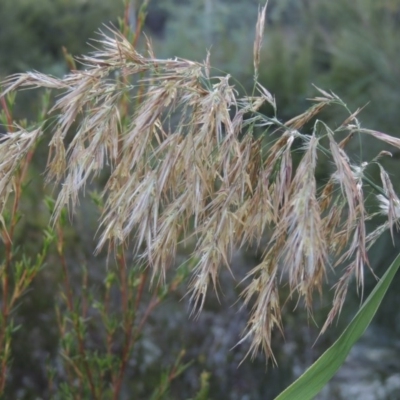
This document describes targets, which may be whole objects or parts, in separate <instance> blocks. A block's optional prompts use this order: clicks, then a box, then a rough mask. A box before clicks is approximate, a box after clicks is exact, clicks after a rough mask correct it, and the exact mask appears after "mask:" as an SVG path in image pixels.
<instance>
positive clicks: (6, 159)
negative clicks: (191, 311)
mask: <svg viewBox="0 0 400 400" xmlns="http://www.w3.org/2000/svg"><path fill="white" fill-rule="evenodd" d="M265 11H266V8H265V7H264V8H263V9H262V10H261V11H260V15H259V19H258V23H257V29H256V40H255V44H254V68H255V76H257V70H258V64H259V53H260V48H261V40H262V36H263V26H264V21H265ZM148 46H149V56H148V57H145V56H143V55H141V54H139V53H138V52H137V51H136V49H135V48H134V47H133V46H132V45H131V43H130V42H129V41H128V40H127V39H126V38H125V37H124V36H123V35H121V34H120V33H118V32H112V36H106V35H103V36H102V39H101V40H99V47H101V48H100V49H99V50H97V51H95V52H94V53H93V54H92V55H90V56H85V57H83V58H82V59H81V62H82V63H83V65H84V69H82V70H79V71H72V72H71V73H70V74H69V75H67V76H65V77H64V78H61V79H58V78H54V77H49V76H46V75H43V74H39V73H26V74H19V75H15V76H12V77H10V78H8V79H7V80H6V81H5V82H4V83H3V85H4V87H5V91H4V93H3V94H2V95H3V96H4V95H6V94H7V93H8V92H10V91H14V90H16V89H22V88H36V87H45V88H51V89H57V90H60V91H61V92H62V94H61V96H59V98H58V100H57V102H56V103H55V105H54V107H53V109H52V110H51V111H50V112H51V113H52V115H57V121H56V124H55V125H54V129H53V131H52V137H51V140H50V143H49V162H48V170H47V179H48V181H49V182H55V183H59V184H61V186H60V192H59V194H58V198H57V203H56V207H55V212H54V215H53V219H54V220H56V219H57V218H58V217H59V215H60V212H61V210H62V209H63V207H65V206H66V205H68V206H69V207H70V208H71V210H73V209H74V207H75V206H76V205H77V202H78V195H79V193H80V192H81V191H82V190H84V189H85V185H86V183H87V182H88V180H90V179H92V178H93V177H96V176H97V175H98V174H99V173H100V172H101V171H102V170H103V169H104V168H105V167H106V166H107V168H110V170H111V173H110V176H109V179H108V181H107V183H106V185H105V187H104V191H103V193H102V195H103V198H104V200H105V207H104V211H103V215H102V216H101V221H100V228H101V236H100V238H99V242H98V250H99V249H101V248H102V247H103V246H104V245H105V244H106V243H109V244H110V245H111V246H116V245H119V244H122V243H126V242H127V241H128V240H130V238H132V235H133V236H134V241H133V243H134V250H135V253H136V254H137V255H139V256H141V257H142V258H143V259H145V260H146V262H147V264H148V265H149V266H150V267H151V269H152V271H153V278H157V279H163V278H164V277H165V271H166V270H167V269H168V268H169V267H170V266H171V265H173V263H174V258H175V255H176V249H177V247H178V244H179V243H180V241H181V240H182V237H183V238H185V237H188V235H194V237H196V238H197V245H196V248H195V250H194V253H193V258H194V259H195V260H196V261H197V262H196V264H195V266H194V268H193V275H192V279H191V281H190V285H189V291H190V294H191V299H192V301H193V304H194V308H195V309H196V310H201V308H202V306H203V304H204V299H205V296H206V293H207V291H208V288H209V286H210V284H211V285H212V286H213V287H214V288H216V287H217V282H218V275H219V271H220V268H221V266H223V265H224V266H225V267H226V268H229V263H230V258H231V254H232V251H233V249H236V248H239V247H241V246H244V245H246V244H249V243H254V242H258V243H259V242H260V239H261V237H262V235H263V234H264V233H266V232H269V233H270V240H269V242H268V244H267V246H266V248H265V251H264V257H263V259H262V262H261V263H260V264H259V265H258V266H256V267H255V268H254V269H253V270H252V271H250V272H249V274H248V277H247V279H246V282H248V285H247V288H246V289H245V290H244V292H243V297H244V302H245V303H246V304H247V303H248V304H252V311H251V315H250V318H249V322H248V328H247V332H246V333H245V334H244V337H243V339H242V341H244V340H246V339H247V338H249V337H250V338H251V339H252V344H251V347H250V350H249V352H250V353H251V354H253V355H254V354H256V352H257V351H258V350H259V349H260V348H262V349H263V350H264V352H265V353H266V355H267V356H269V357H272V358H273V352H272V348H271V334H272V331H273V329H274V328H276V327H277V328H278V329H280V330H282V329H283V327H282V322H281V308H280V303H279V291H280V287H281V286H280V283H279V282H280V280H281V277H282V276H284V277H285V280H287V281H288V282H289V284H290V288H291V293H292V294H295V293H297V295H298V296H299V299H302V300H304V304H305V306H306V308H307V309H308V310H309V311H310V312H311V310H312V305H313V294H314V292H315V291H319V292H321V291H322V288H323V281H324V277H325V275H326V270H327V268H330V267H332V268H335V269H336V270H338V268H339V265H340V266H341V265H342V264H344V265H345V268H344V270H343V272H338V275H339V278H338V282H337V284H336V292H335V298H334V302H333V307H332V311H331V312H330V314H329V316H328V318H327V321H326V324H325V326H324V327H323V330H325V329H326V328H327V327H328V326H329V324H330V323H331V322H332V321H333V319H334V318H335V316H336V315H337V314H338V313H339V312H340V310H341V308H342V306H343V302H344V300H345V296H346V292H347V288H348V284H349V282H350V280H351V278H352V277H353V276H355V277H356V279H357V282H358V284H359V286H360V287H362V284H363V277H364V270H365V267H366V266H367V267H369V263H368V256H367V250H368V249H369V248H370V246H371V245H372V244H373V243H374V242H375V241H376V239H377V238H378V237H379V236H380V235H381V234H382V233H383V232H384V231H386V230H390V231H391V232H393V227H394V226H397V225H398V224H399V220H400V200H399V199H398V197H397V196H396V194H395V193H394V190H393V186H392V184H391V181H390V178H389V175H388V174H387V173H386V172H385V171H384V169H383V167H382V166H380V165H379V167H380V170H381V180H382V184H381V185H380V186H379V185H374V186H368V187H367V186H365V182H366V181H368V176H367V175H366V170H367V169H368V168H369V167H370V165H373V164H377V163H378V161H377V159H378V158H376V160H373V161H372V162H370V163H367V162H362V163H361V164H356V163H354V162H352V161H351V160H350V158H349V156H348V155H347V154H346V151H345V147H346V144H347V142H348V141H350V140H351V138H352V137H353V135H355V134H357V135H361V137H362V136H363V135H365V134H367V135H372V136H373V137H374V138H376V139H377V140H381V141H383V142H386V143H387V144H389V145H391V146H395V147H398V148H400V140H399V139H396V138H393V137H391V136H388V135H385V134H383V133H381V132H377V131H371V130H367V129H363V128H361V127H360V124H359V121H358V120H357V112H356V113H354V114H352V113H351V112H349V118H347V119H346V121H345V122H344V123H343V124H342V125H341V126H339V128H337V129H336V130H332V129H330V128H329V127H328V126H326V125H325V124H324V123H323V122H322V121H320V120H318V119H316V118H318V115H319V113H320V111H321V110H322V109H323V108H325V107H329V106H330V105H333V104H336V105H337V104H339V105H341V106H342V107H345V108H346V106H345V104H344V103H342V101H341V100H340V98H338V97H337V96H336V95H335V94H333V93H328V92H325V91H322V90H319V93H320V94H319V97H316V98H315V99H312V100H313V101H314V103H315V104H314V105H313V106H312V107H310V109H309V110H307V111H306V112H305V113H303V114H301V115H299V116H297V117H295V118H292V119H291V120H290V121H287V122H281V121H280V120H279V119H278V118H277V117H276V116H274V117H268V116H266V115H262V114H261V113H260V112H259V109H260V107H261V106H262V105H263V104H264V103H269V104H270V105H272V107H273V109H274V110H275V112H276V105H275V100H274V98H273V96H272V95H271V94H270V93H269V91H268V90H267V89H265V88H264V87H262V86H261V85H260V84H259V83H257V82H256V86H255V88H256V89H257V90H258V95H255V96H251V97H242V98H239V97H238V94H237V92H236V91H235V88H234V87H233V86H232V84H231V81H230V77H229V76H219V77H210V75H209V71H210V66H209V60H207V61H206V62H205V63H197V62H192V61H188V60H182V59H173V60H161V59H157V58H155V57H154V55H153V53H152V51H151V48H150V44H149V43H148ZM255 92H256V91H255ZM127 103H128V106H129V107H131V108H132V109H133V111H132V112H131V114H130V116H129V119H128V121H126V120H125V119H123V118H122V117H121V105H124V106H126V105H127ZM310 121H315V122H314V128H313V130H312V133H311V134H307V132H302V131H301V130H302V129H303V128H304V126H305V124H306V123H307V122H308V123H310ZM76 123H78V125H77V128H76V130H75V131H74V135H73V139H72V141H71V142H70V143H69V144H68V145H67V144H66V135H67V133H68V132H70V131H71V129H72V127H73V126H75V124H76ZM74 129H75V128H74ZM255 131H257V132H258V134H260V133H262V134H261V137H262V138H261V139H257V138H256V137H255V135H254V133H255ZM40 135H42V130H41V127H38V128H37V129H36V130H34V131H32V132H27V131H25V130H24V129H22V128H17V130H16V131H15V132H10V133H8V134H7V135H6V136H5V139H3V140H2V141H1V143H0V160H1V163H0V200H1V202H2V207H4V204H5V202H6V200H7V196H8V194H9V193H10V191H11V190H12V185H13V183H12V182H13V174H14V173H15V171H16V169H17V168H18V165H19V161H20V160H21V158H22V157H24V155H25V154H26V152H27V151H28V150H29V149H30V148H31V147H32V146H33V145H34V143H35V141H36V140H37V138H38V137H39V136H40ZM258 137H260V135H258ZM265 138H270V140H272V141H273V143H272V145H269V146H266V145H265V142H266V141H265V140H263V139H265ZM340 138H341V139H343V138H344V139H343V140H342V141H341V142H340V141H339V139H340ZM322 139H326V140H322ZM295 140H296V141H297V142H301V143H302V157H301V161H300V163H299V164H298V165H297V166H294V165H293V162H292V154H293V151H294V150H293V143H294V141H295ZM323 143H328V144H329V146H328V147H324V144H323ZM320 153H324V154H325V155H329V156H330V158H331V161H332V163H333V169H334V171H333V173H332V177H331V179H330V180H328V182H326V183H325V184H324V185H323V187H322V188H320V189H317V182H316V177H315V171H316V167H317V165H318V155H319V154H320ZM378 186H379V187H378ZM365 190H368V191H370V190H372V191H373V192H375V193H376V194H378V195H379V196H378V200H379V202H380V205H381V212H382V213H384V214H385V215H387V216H388V220H387V222H386V223H385V224H384V225H382V226H380V227H379V228H377V229H376V230H375V231H373V232H371V233H369V234H368V233H367V232H366V227H365V221H367V220H369V219H371V218H373V217H374V216H375V214H374V213H371V212H370V211H368V210H367V209H366V208H365V201H364V199H365V196H364V191H365Z"/></svg>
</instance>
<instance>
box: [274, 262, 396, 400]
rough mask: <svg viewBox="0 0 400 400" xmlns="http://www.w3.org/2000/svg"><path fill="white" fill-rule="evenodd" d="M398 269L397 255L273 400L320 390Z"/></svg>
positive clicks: (303, 398)
mask: <svg viewBox="0 0 400 400" xmlns="http://www.w3.org/2000/svg"><path fill="white" fill-rule="evenodd" d="M399 266H400V254H399V255H398V256H397V257H396V259H395V260H394V261H393V263H392V265H391V266H390V267H389V268H388V270H387V271H386V273H385V274H384V275H383V277H382V279H381V280H380V281H379V283H378V284H377V285H376V286H375V288H374V290H373V291H372V293H371V294H370V295H369V296H368V298H367V300H366V301H365V303H364V304H363V305H362V307H361V308H360V310H359V311H358V313H357V314H356V316H355V317H354V318H353V320H352V321H351V322H350V324H349V325H348V326H347V328H346V329H345V330H344V332H343V333H342V335H341V336H340V337H339V339H338V340H337V341H336V342H335V343H334V344H333V345H332V346H331V347H330V348H329V349H328V350H327V351H325V353H324V354H322V356H321V357H320V358H319V359H318V360H317V361H316V362H315V363H314V364H313V365H311V367H310V368H308V369H307V371H306V372H305V373H304V374H303V375H301V376H300V377H299V378H298V379H297V380H296V381H294V382H293V383H292V384H291V385H290V386H289V387H288V388H286V389H285V390H284V391H283V392H282V393H281V394H280V395H279V396H278V397H276V398H275V400H296V399H299V400H300V399H301V400H309V399H310V400H311V399H313V398H314V397H315V396H316V395H317V394H318V393H319V392H320V391H321V389H322V388H323V387H324V386H325V385H326V384H327V383H328V382H329V380H330V379H331V378H332V377H333V376H334V375H335V373H336V372H337V371H338V370H339V368H340V367H341V366H342V364H343V363H344V362H345V360H346V358H347V356H348V354H349V353H350V350H351V348H352V347H353V345H354V344H355V343H356V342H357V340H358V339H359V338H360V337H361V336H362V334H363V333H364V332H365V330H366V329H367V327H368V325H369V324H370V323H371V321H372V318H373V317H374V315H375V313H376V311H377V309H378V307H379V305H380V304H381V302H382V299H383V297H384V296H385V293H386V291H387V289H388V287H389V285H390V283H391V282H392V280H393V278H394V276H395V274H396V272H397V270H398V269H399Z"/></svg>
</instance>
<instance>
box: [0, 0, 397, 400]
mask: <svg viewBox="0 0 400 400" xmlns="http://www.w3.org/2000/svg"><path fill="white" fill-rule="evenodd" d="M138 6H139V2H138V4H135V3H134V2H132V13H133V14H132V15H134V9H135V7H138ZM258 7H259V3H258V2H257V1H254V0H162V1H161V0H159V1H157V0H151V1H150V2H149V5H148V15H147V18H146V22H145V27H144V31H145V33H146V34H147V35H148V37H149V38H151V40H152V43H153V46H154V51H155V54H156V56H157V57H159V58H163V57H167V58H170V57H183V58H188V59H194V60H198V61H201V60H204V59H205V58H206V55H207V50H210V53H211V65H212V66H214V67H215V68H217V69H219V70H221V71H225V72H226V73H229V74H231V75H232V76H233V77H234V78H235V79H236V80H237V82H240V83H241V85H239V83H238V84H237V88H238V90H239V91H240V92H245V91H247V92H250V91H251V90H252V79H253V60H252V48H253V40H254V28H255V23H256V20H257V11H258ZM123 12H124V5H123V2H122V0H121V1H118V0H34V1H33V0H1V2H0V79H3V78H5V77H6V76H7V75H9V74H12V73H16V72H25V71H28V70H38V71H41V72H44V73H49V74H53V75H56V76H62V75H63V74H65V73H67V72H68V66H67V63H66V61H65V58H64V56H63V47H64V48H65V49H66V50H67V51H68V52H69V53H71V54H73V55H80V54H83V53H87V52H88V51H90V49H91V45H90V41H89V39H90V38H92V39H93V38H94V39H96V38H98V34H97V33H96V32H98V30H99V29H103V30H104V25H103V24H106V25H108V26H109V25H110V24H113V25H115V26H118V18H121V17H122V16H123ZM139 46H144V44H143V43H139ZM216 71H217V70H216ZM216 73H218V72H216ZM260 81H261V83H262V84H263V85H264V86H265V87H266V88H268V90H269V91H270V92H271V93H273V94H274V95H275V96H276V100H277V105H278V116H280V118H281V119H282V120H283V119H287V118H290V117H292V116H294V115H297V113H300V112H302V111H304V110H305V108H307V106H308V103H309V102H308V101H307V98H310V97H313V96H315V95H316V90H315V88H314V87H313V86H312V85H313V84H315V85H317V86H318V87H321V88H323V89H325V90H332V91H333V92H335V93H336V94H338V95H339V96H340V97H341V98H342V99H343V100H344V101H345V102H346V103H347V105H348V106H349V108H350V109H353V110H356V109H357V108H358V107H362V106H366V107H365V109H364V111H363V112H362V113H361V115H360V120H361V123H362V124H363V126H364V127H368V128H371V129H377V130H380V131H383V132H386V133H388V134H391V135H394V136H399V135H400V134H399V129H400V112H399V106H400V0H381V1H379V2H378V1H375V0H353V1H347V0H336V1H334V2H333V1H330V0H320V1H318V2H315V1H312V0H279V1H278V0H270V1H269V5H268V10H267V25H266V29H265V37H264V46H263V50H262V55H261V65H260ZM37 110H38V104H37V97H36V95H35V94H27V95H22V96H20V97H18V101H17V111H16V112H17V115H16V117H17V118H28V119H29V118H34V116H35V115H36V113H37ZM325 117H326V120H327V121H328V122H329V123H330V124H331V125H332V126H337V125H338V124H340V123H341V122H342V119H341V115H336V114H335V112H334V110H332V111H330V112H329V113H327V114H326V116H325ZM1 129H3V128H2V127H0V130H1ZM349 151H350V152H351V153H352V154H353V156H354V157H355V158H356V159H357V157H358V158H359V157H360V156H359V155H360V154H361V153H360V149H359V147H358V143H356V141H354V143H353V144H352V145H351V147H350V148H349ZM378 151H379V148H377V144H376V142H372V141H371V142H369V141H368V138H367V139H366V140H365V142H364V144H363V149H362V157H363V159H365V160H369V159H371V158H372V157H373V156H375V155H376V153H377V152H378ZM46 152H47V149H46V146H45V145H43V146H42V147H40V148H39V149H38V151H37V154H36V156H35V158H34V163H33V168H32V171H31V173H30V174H31V176H30V184H29V188H28V191H29V198H25V200H24V203H23V204H22V208H23V215H24V218H23V221H22V223H21V224H20V226H19V231H18V241H19V244H20V245H21V247H22V248H24V250H25V251H26V252H28V253H31V254H35V252H36V251H37V247H38V243H39V242H40V240H41V236H40V233H41V230H42V229H43V227H44V226H45V225H46V224H47V222H48V218H49V216H48V213H47V212H46V211H45V208H44V207H43V204H42V203H43V196H44V195H45V194H46V193H47V191H48V189H47V188H45V187H44V185H43V179H42V172H43V170H44V166H45V163H46V157H47V156H46V154H47V153H46ZM399 155H400V154H396V153H395V154H393V158H391V159H389V158H388V159H386V160H384V161H383V164H384V166H385V168H386V169H387V170H388V171H389V172H390V173H391V174H392V180H393V182H394V184H395V186H396V187H395V189H396V191H397V193H400V181H399V179H396V177H397V175H396V174H398V170H399V166H400V160H399ZM328 170H329V166H328V165H327V166H326V168H325V171H328ZM323 178H326V172H324V171H323V172H322V173H321V179H323ZM97 218H98V214H97V211H96V209H94V207H93V206H92V203H91V202H90V199H82V202H81V206H80V211H79V212H78V215H76V216H75V217H74V222H73V224H72V226H71V228H70V229H69V231H68V235H67V241H68V244H69V246H68V249H69V250H68V258H69V265H71V266H72V269H73V270H72V279H73V282H74V285H80V282H81V279H82V277H81V276H82V265H86V266H87V269H88V271H89V279H90V282H92V284H93V285H94V287H96V285H101V282H102V281H103V280H104V276H105V274H106V259H105V256H103V255H102V256H100V257H94V256H93V249H94V246H95V242H94V237H95V233H96V229H97ZM395 242H396V245H395V246H393V243H392V240H391V238H390V235H389V234H387V235H385V236H384V237H382V238H381V239H380V240H379V241H378V243H377V244H376V245H375V246H374V248H373V249H372V251H371V254H370V259H371V264H372V266H373V268H374V270H375V272H376V274H377V275H378V276H381V275H382V274H383V272H384V271H385V269H386V268H387V267H388V265H389V264H390V262H391V261H392V260H393V259H394V257H395V255H396V254H397V252H398V251H399V249H400V246H399V244H400V240H399V235H398V233H395ZM189 250H190V249H187V250H186V251H187V252H188V251H189ZM181 252H182V256H184V255H185V254H184V252H185V250H181ZM259 257H260V250H257V249H251V248H250V249H246V250H243V251H238V252H236V253H235V255H234V258H233V260H232V270H233V272H234V275H235V279H236V280H233V279H232V277H231V276H230V274H229V273H228V272H226V273H225V272H224V273H223V274H222V276H221V279H220V282H221V296H220V298H219V299H220V300H219V301H218V299H217V298H216V297H215V296H214V295H213V294H210V296H209V297H208V299H207V301H206V304H205V309H204V311H203V312H202V313H201V315H200V316H199V318H197V319H192V318H190V317H189V314H190V309H189V306H188V301H187V298H184V299H182V297H183V296H184V294H185V287H182V288H180V289H179V290H178V291H177V292H176V293H174V295H173V296H170V297H169V298H167V300H166V301H165V302H164V303H163V304H162V305H161V306H159V307H158V308H157V309H156V310H155V312H154V313H153V314H152V316H151V318H150V319H149V322H148V324H147V326H146V328H145V334H144V335H143V337H142V339H141V340H140V342H139V344H138V346H137V348H136V350H135V352H134V354H133V357H132V359H131V360H130V361H129V370H128V375H127V379H126V381H125V383H124V392H123V395H122V398H124V399H125V398H126V399H131V398H132V399H133V398H135V399H146V398H148V397H147V396H148V393H150V391H151V389H152V387H153V386H154V385H155V382H157V381H158V380H159V377H160V375H161V373H162V371H163V370H164V369H165V368H167V367H168V366H169V365H170V364H171V363H172V362H173V360H175V359H176V357H177V354H178V353H179V351H180V350H181V349H182V348H184V349H186V355H185V361H193V363H192V364H191V366H190V367H189V368H188V369H187V370H186V371H185V372H184V373H183V374H182V376H181V377H180V378H178V379H177V380H176V381H174V382H173V384H172V388H171V395H170V398H171V399H189V398H190V397H192V396H193V395H194V393H195V392H196V390H198V388H199V377H200V374H201V372H202V371H207V372H209V373H210V385H211V389H210V398H212V399H214V400H217V399H229V400H250V399H251V400H253V399H254V400H257V399H272V398H274V396H276V395H277V394H278V393H279V392H280V391H282V390H283V389H284V388H285V387H286V386H287V385H288V384H290V383H291V382H292V381H293V379H295V377H297V376H298V375H300V374H301V373H302V372H303V371H304V370H305V368H306V367H307V366H309V365H310V364H311V363H312V362H313V361H314V360H315V359H316V358H317V357H318V356H319V355H320V354H321V353H322V352H323V351H324V350H325V349H326V348H327V347H328V346H329V345H330V344H331V343H332V342H333V341H334V340H335V339H336V338H337V337H338V335H339V334H340V332H341V331H342V330H343V328H344V327H345V326H346V324H347V323H348V322H349V321H350V320H351V318H352V317H353V316H354V314H355V313H356V312H357V309H358V307H359V305H360V301H361V299H360V298H359V297H358V296H357V294H356V290H355V288H354V287H353V288H352V289H354V290H351V291H349V295H348V300H347V303H346V304H345V307H344V310H343V312H342V315H341V317H340V319H339V320H338V322H337V324H335V325H334V326H332V328H331V329H330V330H329V331H328V332H327V333H326V334H324V335H323V336H322V337H320V338H319V339H318V341H317V342H316V343H315V344H314V342H315V340H316V338H317V336H318V333H319V328H318V326H322V323H323V321H324V317H325V316H326V314H327V311H328V310H329V306H330V300H331V298H329V292H327V293H328V294H327V296H326V297H324V298H323V299H316V301H317V305H316V312H315V315H314V319H315V322H314V321H313V320H311V319H309V318H308V317H307V315H306V313H304V312H303V311H302V310H301V309H300V308H297V309H296V310H295V302H287V303H286V305H285V308H284V321H283V322H284V327H285V338H282V337H281V336H280V335H279V333H276V336H275V337H274V342H275V343H274V350H275V354H276V358H277V361H278V364H279V367H278V368H276V367H275V368H274V367H272V365H271V364H268V366H266V365H265V359H264V357H263V355H260V356H258V357H257V358H256V359H255V360H253V361H252V360H250V359H246V360H245V361H244V362H243V363H242V364H241V365H240V367H239V366H238V365H239V363H240V361H241V360H242V359H243V357H244V355H245V354H246V352H247V349H248V343H244V344H242V345H240V346H238V347H235V348H234V349H232V348H233V347H234V346H235V344H236V343H237V342H238V340H239V339H240V335H241V333H242V332H243V329H244V328H245V324H246V319H247V315H248V310H246V309H243V308H241V304H240V302H236V300H237V297H238V294H239V293H240V292H241V290H242V289H243V286H241V285H238V283H239V282H240V281H241V279H242V278H243V277H244V276H245V275H246V273H247V272H248V271H249V270H250V269H251V268H252V267H253V266H255V265H256V264H257V262H258V260H259ZM60 280H61V272H60V267H59V265H58V262H57V260H56V258H55V257H54V260H53V259H52V258H51V257H50V259H49V260H48V262H47V265H46V267H45V268H44V269H43V270H42V271H41V272H40V274H39V275H38V277H37V278H36V279H35V281H34V283H33V287H32V290H30V291H29V292H28V293H27V294H26V295H25V297H24V299H23V302H22V303H21V305H20V307H19V308H18V309H17V310H16V311H15V316H16V321H17V323H18V324H21V328H20V329H19V330H18V332H16V334H15V335H16V336H15V337H16V339H15V341H14V344H13V357H12V358H13V360H12V372H11V373H10V376H9V394H8V396H9V397H8V398H9V399H42V398H43V399H45V398H48V397H46V396H48V394H46V393H47V383H46V364H47V363H48V362H49V360H50V361H51V362H53V363H54V362H55V363H56V362H57V357H59V355H58V348H59V337H58V333H57V326H56V322H55V311H54V304H55V303H56V302H57V290H58V287H59V285H60V282H61V281H60ZM374 284H375V280H374V278H373V277H372V276H371V274H370V273H368V272H367V274H366V289H365V296H367V295H368V293H369V292H370V291H371V290H372V288H373V287H374ZM399 287H400V277H399V276H398V277H397V278H396V279H395V282H394V283H393V285H392V287H391V288H390V289H389V292H388V294H387V296H386V298H385V300H384V302H383V304H382V307H381V308H380V310H379V311H378V314H377V316H376V317H375V319H374V322H373V324H372V326H371V327H370V328H369V329H368V331H367V332H366V334H365V335H364V337H363V338H362V339H361V340H360V342H359V343H358V344H357V345H356V346H355V347H354V349H353V350H352V352H351V354H350V356H349V358H348V360H347V361H346V364H345V365H344V366H343V367H342V369H341V370H340V371H339V373H338V374H337V376H336V377H335V378H334V379H333V381H332V382H331V383H330V384H329V385H328V386H327V387H326V388H325V389H324V391H323V392H322V393H321V394H320V395H319V396H318V397H317V398H318V399H338V400H339V399H349V398H351V399H363V400H366V399H399V398H400V311H399V310H400V291H399V290H398V288H399ZM284 301H285V299H283V302H284ZM316 324H318V326H317V325H316ZM94 330H95V328H94ZM95 340H96V335H95V334H94V335H93V341H94V345H95Z"/></svg>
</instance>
